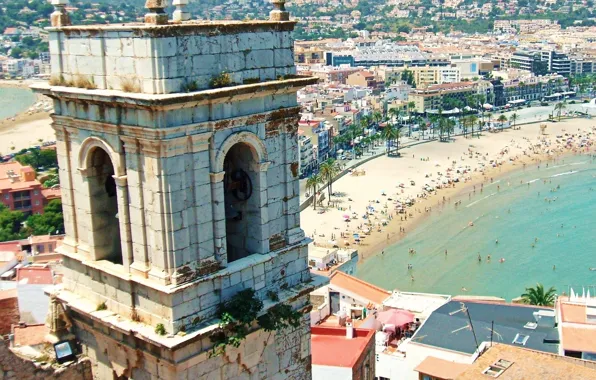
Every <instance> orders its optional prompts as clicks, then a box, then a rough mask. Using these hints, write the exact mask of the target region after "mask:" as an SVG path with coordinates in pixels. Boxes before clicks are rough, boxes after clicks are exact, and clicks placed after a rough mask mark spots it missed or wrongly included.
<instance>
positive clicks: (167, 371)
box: [75, 295, 311, 380]
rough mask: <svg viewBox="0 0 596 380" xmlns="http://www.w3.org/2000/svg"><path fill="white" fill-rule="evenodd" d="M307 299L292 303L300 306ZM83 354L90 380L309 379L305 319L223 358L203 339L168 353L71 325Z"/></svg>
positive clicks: (258, 334)
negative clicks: (90, 370)
mask: <svg viewBox="0 0 596 380" xmlns="http://www.w3.org/2000/svg"><path fill="white" fill-rule="evenodd" d="M307 301H308V296H307V295H306V296H302V297H301V298H299V299H298V300H296V301H295V302H294V303H293V304H300V305H304V304H306V302H307ZM75 332H76V335H77V337H78V338H79V339H80V341H81V343H82V344H83V347H84V348H83V349H84V354H85V355H87V356H88V357H89V358H90V359H91V360H92V362H93V374H94V378H95V379H98V380H100V379H111V378H112V377H113V376H114V375H117V376H122V375H125V376H129V377H132V378H134V379H135V380H150V379H151V380H153V379H155V380H157V379H187V378H188V379H218V380H219V379H310V378H311V356H310V354H311V350H310V318H309V315H308V313H307V314H305V315H304V319H303V320H302V323H301V325H300V326H299V327H297V328H288V329H285V330H281V331H277V332H265V331H263V330H257V331H255V332H253V333H251V334H249V335H248V336H247V338H246V340H245V341H244V342H243V343H242V344H241V345H240V347H238V348H234V347H230V346H228V347H227V349H226V353H225V354H224V355H222V356H216V357H210V355H209V352H210V351H209V350H210V349H211V348H212V346H213V344H212V343H211V340H210V339H209V337H208V336H205V337H203V338H202V339H200V340H198V341H195V342H192V343H189V344H188V345H187V346H185V347H183V348H181V349H178V350H175V351H171V350H167V349H165V348H161V349H160V348H157V347H155V346H149V345H144V344H142V343H143V342H141V341H140V340H138V339H133V338H131V337H130V336H126V335H123V334H121V333H119V332H117V331H113V330H111V331H109V333H107V334H106V333H105V332H103V331H101V329H100V328H99V327H98V326H97V325H96V326H95V327H94V326H93V324H92V323H91V324H87V323H84V322H82V321H80V320H78V321H77V322H76V331H75Z"/></svg>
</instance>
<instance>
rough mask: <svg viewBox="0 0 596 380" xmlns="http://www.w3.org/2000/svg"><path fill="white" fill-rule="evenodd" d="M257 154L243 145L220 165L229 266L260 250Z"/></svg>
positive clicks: (260, 226) (260, 227) (260, 211)
mask: <svg viewBox="0 0 596 380" xmlns="http://www.w3.org/2000/svg"><path fill="white" fill-rule="evenodd" d="M258 158H259V157H258V154H257V152H256V151H255V150H254V148H253V147H252V146H251V145H249V144H247V143H244V142H238V143H236V144H234V145H232V147H231V148H230V149H229V150H228V151H227V153H226V155H225V159H224V163H223V170H224V173H225V174H224V181H223V182H224V205H225V206H224V207H225V219H226V246H227V255H228V263H230V262H233V261H236V260H239V259H241V258H244V257H247V256H249V255H252V254H253V253H261V251H262V243H263V242H262V238H263V237H262V228H263V220H262V218H261V213H262V207H261V179H260V165H259V161H258Z"/></svg>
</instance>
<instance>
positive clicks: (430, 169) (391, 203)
mask: <svg viewBox="0 0 596 380" xmlns="http://www.w3.org/2000/svg"><path fill="white" fill-rule="evenodd" d="M547 125H548V127H547V129H546V131H545V135H541V132H540V124H528V125H524V126H521V128H520V129H518V130H511V129H509V130H505V131H503V132H497V133H488V132H484V133H483V135H482V136H481V137H480V138H477V137H476V136H475V137H474V138H464V137H462V136H458V137H456V138H455V139H454V140H453V141H451V142H438V141H435V142H429V143H426V144H420V145H416V146H413V147H409V148H405V149H402V150H401V154H402V156H401V157H399V158H398V157H387V156H382V157H379V158H377V159H374V160H372V161H369V162H367V163H365V164H364V165H362V166H360V167H358V168H357V170H358V171H359V172H361V173H362V172H364V173H365V174H364V175H359V176H356V175H346V176H344V177H342V178H341V179H339V180H338V181H337V182H335V183H334V184H333V192H334V193H335V194H336V195H337V196H332V197H331V201H332V203H331V205H330V206H327V199H328V198H329V197H328V196H326V198H325V201H323V205H324V207H319V206H317V209H316V210H314V209H313V207H312V206H310V207H309V208H307V209H305V210H304V211H303V212H302V213H301V225H302V228H303V229H304V231H305V233H306V234H307V235H308V236H310V237H311V238H313V240H314V244H315V245H318V246H324V247H332V246H334V245H335V246H339V247H344V246H350V247H354V248H357V249H358V252H359V254H360V258H361V260H366V259H367V258H368V257H370V256H372V255H375V254H378V253H381V252H382V251H383V249H384V247H386V246H387V245H390V244H393V243H395V242H397V241H398V240H400V239H401V238H403V237H404V236H405V234H407V232H408V231H411V230H413V229H414V228H415V227H416V224H417V223H419V222H421V221H422V220H423V219H424V217H425V216H427V215H429V213H430V212H432V208H436V207H437V206H440V205H441V204H443V203H451V202H455V198H456V197H457V196H460V195H461V194H462V193H463V192H466V191H473V190H474V188H476V189H477V190H478V191H480V190H481V188H482V187H483V186H484V184H486V183H490V182H491V179H492V180H496V179H497V177H499V176H502V175H504V174H506V173H507V172H509V171H512V170H516V169H521V168H523V166H524V165H529V164H532V163H538V162H542V161H547V160H549V159H552V158H555V157H557V156H560V155H563V154H566V153H572V152H574V151H577V150H578V149H580V148H579V147H578V144H577V143H578V140H579V139H578V137H577V135H582V138H586V139H587V140H589V143H590V144H591V147H590V149H591V150H592V151H593V150H594V142H595V141H596V132H594V131H593V128H594V127H596V123H595V122H592V121H590V120H586V119H570V120H565V121H561V122H558V123H547ZM566 133H567V134H569V135H571V134H575V135H576V137H575V139H574V140H573V143H572V144H567V136H565V134H566ZM588 134H589V135H588ZM557 136H563V137H564V138H557ZM584 149H585V148H584ZM458 169H459V171H460V173H457V171H458ZM456 177H457V178H458V179H459V182H451V183H450V184H449V183H444V182H449V181H448V179H451V180H453V179H455V178H456ZM411 181H413V183H414V185H412V182H411ZM402 184H403V185H402ZM427 184H428V185H430V186H431V187H433V188H436V191H431V192H429V191H425V190H424V189H423V187H424V186H425V185H427ZM437 185H438V186H439V187H441V188H437ZM407 199H412V200H414V203H413V205H412V206H408V207H405V213H399V212H398V210H399V207H400V205H405V204H406V203H407V202H406V201H407ZM452 199H453V201H452ZM396 202H400V203H396ZM396 206H397V207H398V208H397V209H396ZM369 207H373V208H374V211H372V209H370V208H369ZM321 210H324V212H323V213H321ZM366 214H368V216H367V219H364V218H363V217H364V216H365V215H366ZM344 216H349V217H350V218H349V221H347V218H345V217H344ZM406 216H407V217H406ZM367 230H368V232H367ZM354 234H358V237H359V238H360V242H359V243H358V242H357V241H356V239H355V238H354ZM342 235H343V236H342ZM346 243H347V244H346Z"/></svg>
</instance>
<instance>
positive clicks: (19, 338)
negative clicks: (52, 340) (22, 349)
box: [14, 324, 50, 346]
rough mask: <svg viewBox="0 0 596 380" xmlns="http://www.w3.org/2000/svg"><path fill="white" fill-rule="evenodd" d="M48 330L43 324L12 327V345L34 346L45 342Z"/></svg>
mask: <svg viewBox="0 0 596 380" xmlns="http://www.w3.org/2000/svg"><path fill="white" fill-rule="evenodd" d="M49 332H50V329H48V328H47V327H46V325H45V324H39V325H28V326H25V327H20V326H14V344H15V345H18V346H35V345H38V344H42V343H44V342H45V338H46V335H48V333H49Z"/></svg>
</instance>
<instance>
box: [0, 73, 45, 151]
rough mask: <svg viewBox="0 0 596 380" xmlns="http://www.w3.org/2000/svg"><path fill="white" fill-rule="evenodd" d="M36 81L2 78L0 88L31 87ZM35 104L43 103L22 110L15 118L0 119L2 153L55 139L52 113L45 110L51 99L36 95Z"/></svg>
mask: <svg viewBox="0 0 596 380" xmlns="http://www.w3.org/2000/svg"><path fill="white" fill-rule="evenodd" d="M33 83H36V81H30V80H25V81H14V80H0V88H29V86H30V85H31V84H33ZM35 104H41V106H40V108H39V109H36V110H34V111H32V112H28V111H27V112H22V113H20V114H18V115H16V116H15V117H13V118H7V119H3V120H0V153H1V154H8V153H13V152H18V151H19V150H21V149H23V148H29V147H31V146H33V145H39V143H40V140H42V141H53V140H55V139H56V138H55V133H54V130H53V129H52V127H51V122H52V119H51V118H50V113H49V112H46V111H43V108H45V107H46V106H48V105H51V104H52V103H51V100H50V99H49V98H47V97H45V96H43V95H39V94H37V95H36V99H35ZM13 148H14V149H13Z"/></svg>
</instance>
